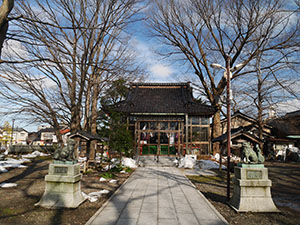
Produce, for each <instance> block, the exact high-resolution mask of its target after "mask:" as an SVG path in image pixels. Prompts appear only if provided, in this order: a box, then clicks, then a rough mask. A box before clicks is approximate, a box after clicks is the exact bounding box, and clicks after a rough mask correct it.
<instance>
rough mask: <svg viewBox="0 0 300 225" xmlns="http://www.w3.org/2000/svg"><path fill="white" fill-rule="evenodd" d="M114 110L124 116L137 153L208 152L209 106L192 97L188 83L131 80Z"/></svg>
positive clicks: (210, 111) (212, 109)
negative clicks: (137, 81) (132, 81)
mask: <svg viewBox="0 0 300 225" xmlns="http://www.w3.org/2000/svg"><path fill="white" fill-rule="evenodd" d="M116 110H117V111H118V112H122V113H123V114H124V115H125V116H126V121H127V126H128V129H129V130H130V131H131V132H132V135H133V137H134V140H135V141H134V148H135V151H136V154H137V155H161V156H162V155H169V156H172V155H185V154H186V153H188V154H198V155H208V154H209V153H210V149H211V137H210V133H211V132H210V118H211V117H212V115H213V114H214V113H215V109H214V107H212V106H209V105H205V104H203V103H201V102H199V101H197V100H195V99H194V98H193V91H192V87H191V86H190V83H189V82H188V83H133V84H132V85H131V88H130V91H129V93H128V96H127V98H126V99H125V100H124V101H122V102H120V103H119V104H118V105H117V107H116Z"/></svg>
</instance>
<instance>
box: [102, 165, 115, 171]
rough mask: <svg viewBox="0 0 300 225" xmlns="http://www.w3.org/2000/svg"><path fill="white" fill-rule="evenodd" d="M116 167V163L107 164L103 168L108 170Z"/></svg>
mask: <svg viewBox="0 0 300 225" xmlns="http://www.w3.org/2000/svg"><path fill="white" fill-rule="evenodd" d="M115 167H117V166H116V165H110V166H109V165H106V166H105V167H104V168H103V170H105V171H108V170H109V169H112V168H115Z"/></svg>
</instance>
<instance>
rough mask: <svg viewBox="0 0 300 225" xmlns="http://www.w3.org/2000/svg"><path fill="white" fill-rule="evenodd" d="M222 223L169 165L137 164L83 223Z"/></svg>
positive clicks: (122, 224) (187, 181)
mask: <svg viewBox="0 0 300 225" xmlns="http://www.w3.org/2000/svg"><path fill="white" fill-rule="evenodd" d="M131 224H132V225H148V224H149V225H173V224H174V225H197V224H199V225H224V224H228V223H227V221H226V220H225V219H224V218H223V217H222V216H221V214H220V213H219V212H217V211H216V209H215V208H214V207H213V206H212V205H211V204H210V203H209V202H208V200H207V199H206V198H205V197H204V196H203V195H202V194H201V193H200V192H199V191H198V190H197V189H196V188H195V187H194V185H193V184H192V183H191V182H190V181H189V180H188V179H187V178H186V177H185V176H184V174H183V172H182V171H181V170H179V169H177V168H173V167H157V166H154V167H139V168H137V170H136V171H135V172H134V173H133V174H132V175H131V177H129V179H128V180H127V181H126V182H125V183H124V184H123V185H122V186H121V187H120V188H119V189H118V190H117V191H116V192H115V193H114V195H113V196H112V197H111V198H110V199H109V200H108V201H107V202H106V203H105V204H104V205H103V206H102V207H101V208H100V209H99V210H98V212H96V214H95V215H94V216H93V217H92V218H91V219H90V220H89V221H88V222H87V223H86V225H131Z"/></svg>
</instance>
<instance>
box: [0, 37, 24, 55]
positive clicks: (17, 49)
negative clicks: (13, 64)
mask: <svg viewBox="0 0 300 225" xmlns="http://www.w3.org/2000/svg"><path fill="white" fill-rule="evenodd" d="M16 55H20V56H23V57H24V58H25V57H26V56H27V55H28V54H27V51H26V49H25V47H24V46H23V45H22V43H21V42H18V41H15V40H8V41H6V42H4V45H3V50H2V56H3V57H4V58H5V57H14V56H16Z"/></svg>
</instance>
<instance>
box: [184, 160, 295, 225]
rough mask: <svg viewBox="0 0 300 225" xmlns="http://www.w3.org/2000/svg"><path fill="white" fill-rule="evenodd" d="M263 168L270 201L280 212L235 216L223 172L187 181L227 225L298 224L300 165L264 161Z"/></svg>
mask: <svg viewBox="0 0 300 225" xmlns="http://www.w3.org/2000/svg"><path fill="white" fill-rule="evenodd" d="M265 166H266V167H267V168H268V170H269V179H271V181H272V188H271V192H272V197H273V201H274V203H275V205H276V206H277V207H278V209H279V210H280V211H281V212H280V213H236V212H235V211H234V210H233V209H232V208H231V207H230V206H229V205H228V204H227V200H226V190H227V189H226V175H225V174H226V172H223V173H222V174H220V173H218V176H211V177H209V176H189V178H190V180H191V181H192V182H193V183H194V184H195V185H196V187H197V188H198V189H199V190H200V191H201V192H202V193H203V194H204V195H205V197H206V198H207V199H208V200H209V201H210V202H211V203H212V204H213V205H214V206H215V208H216V209H217V210H218V211H219V212H220V213H221V214H222V215H223V216H224V218H225V219H226V220H227V221H228V222H229V224H243V225H254V224H260V225H271V224H272V225H275V224H290V225H300V188H299V187H300V163H293V162H291V163H281V162H266V163H265ZM215 172H218V171H215ZM232 176H233V174H232ZM231 187H232V185H231ZM232 191H233V190H232V189H231V194H232Z"/></svg>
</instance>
